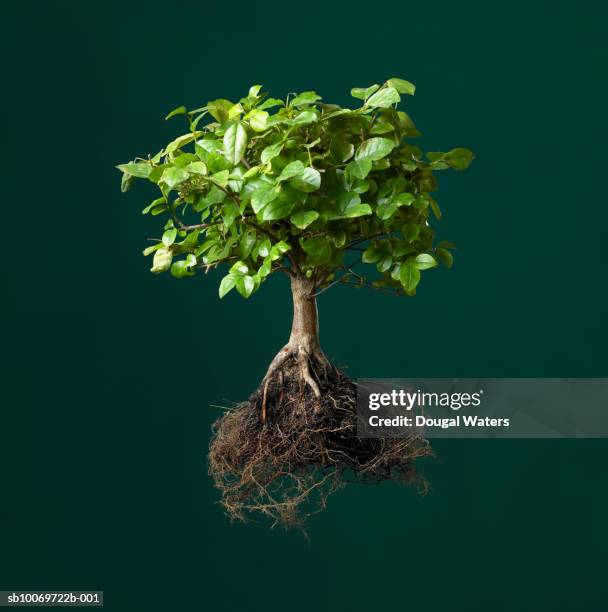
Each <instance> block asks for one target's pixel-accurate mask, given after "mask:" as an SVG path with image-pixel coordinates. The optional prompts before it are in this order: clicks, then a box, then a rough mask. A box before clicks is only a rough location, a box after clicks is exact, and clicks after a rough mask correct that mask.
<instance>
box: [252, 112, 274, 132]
mask: <svg viewBox="0 0 608 612" xmlns="http://www.w3.org/2000/svg"><path fill="white" fill-rule="evenodd" d="M268 117H269V115H268V113H267V112H266V111H261V110H259V109H255V110H254V111H252V115H251V117H249V125H250V126H251V127H252V129H254V130H255V131H256V132H263V131H264V130H265V129H266V128H267V127H268V126H267V125H266V123H267V122H268Z"/></svg>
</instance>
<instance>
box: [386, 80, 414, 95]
mask: <svg viewBox="0 0 608 612" xmlns="http://www.w3.org/2000/svg"><path fill="white" fill-rule="evenodd" d="M386 84H387V85H388V86H389V87H393V88H394V89H396V90H397V91H398V92H399V93H400V94H408V95H409V96H413V95H414V94H415V93H416V86H415V85H414V84H413V83H410V82H409V81H404V80H403V79H395V78H392V79H389V80H388V81H387V82H386Z"/></svg>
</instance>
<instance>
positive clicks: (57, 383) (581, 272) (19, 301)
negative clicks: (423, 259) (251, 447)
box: [0, 0, 608, 612]
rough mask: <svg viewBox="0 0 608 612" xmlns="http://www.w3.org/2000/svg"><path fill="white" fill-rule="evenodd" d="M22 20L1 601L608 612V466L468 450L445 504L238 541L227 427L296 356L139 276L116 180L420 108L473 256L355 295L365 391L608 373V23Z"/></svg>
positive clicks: (299, 6)
mask: <svg viewBox="0 0 608 612" xmlns="http://www.w3.org/2000/svg"><path fill="white" fill-rule="evenodd" d="M17 4H18V6H17V7H16V8H14V7H13V8H11V9H8V11H9V12H8V14H7V13H6V10H7V9H4V10H5V14H4V18H3V19H4V24H3V28H4V30H5V32H4V35H3V46H5V50H4V54H3V57H4V62H3V63H4V68H3V70H4V75H3V76H4V82H5V85H6V88H5V89H4V93H3V96H2V97H3V104H4V105H5V107H6V108H5V112H4V113H3V118H4V123H5V126H4V127H5V129H6V130H8V133H9V138H8V140H7V139H5V140H4V142H3V147H2V148H3V153H4V156H5V157H6V158H7V160H6V161H5V162H4V164H3V168H4V173H3V174H4V177H5V178H4V180H3V211H4V214H5V218H4V223H3V246H2V261H3V273H4V275H5V277H7V278H6V281H5V285H8V288H9V289H8V295H7V297H6V298H4V300H3V304H4V305H5V306H6V309H7V314H6V315H5V316H4V317H3V320H4V322H5V323H6V329H5V333H4V335H3V337H4V342H3V344H4V347H3V349H4V350H3V351H2V359H3V365H2V371H3V374H4V375H6V380H5V382H4V383H3V389H4V401H3V408H2V420H1V423H0V434H1V443H0V444H1V451H2V457H0V459H1V463H0V465H1V470H2V471H1V474H0V475H1V479H0V483H1V489H0V513H1V529H2V532H1V534H0V559H1V564H2V565H1V568H0V588H3V589H25V588H38V589H51V588H52V589H103V590H105V595H106V602H107V603H106V608H107V609H108V610H112V611H129V612H131V611H134V610H145V611H146V612H153V611H155V610H163V611H169V610H178V611H182V610H184V611H190V610H214V611H217V612H220V611H224V610H234V611H239V612H240V611H255V612H258V611H264V612H275V611H277V612H279V611H281V612H282V611H284V610H293V611H294V612H299V611H303V610H306V611H308V610H353V611H359V610H433V611H435V610H437V611H439V610H442V611H443V610H451V609H456V610H467V611H471V612H473V611H478V610H479V611H484V612H486V611H488V610H497V611H498V610H505V611H507V610H509V611H510V610H515V609H518V610H534V611H538V610H552V611H555V610H567V611H570V610H585V611H596V610H601V609H605V607H606V604H607V595H608V588H607V586H606V580H605V569H606V567H605V566H606V541H607V535H608V531H607V527H606V516H607V510H608V502H607V496H606V484H607V482H606V480H607V479H606V469H607V468H608V454H607V451H608V447H607V445H606V443H605V442H604V441H601V440H600V441H526V442H523V441H521V442H520V441H489V440H488V441H476V442H471V441H467V442H464V441H443V442H441V443H439V442H438V443H436V444H435V449H436V451H437V453H438V460H436V461H427V462H426V463H425V466H424V468H425V472H426V474H427V476H428V477H429V478H430V480H431V484H432V489H431V491H430V494H429V495H428V496H426V497H420V496H418V495H417V494H416V493H415V492H414V491H412V490H408V489H403V488H399V487H397V486H391V485H386V486H378V487H371V488H366V487H350V488H348V489H346V490H345V491H343V492H341V493H339V494H337V495H336V496H334V497H333V498H332V500H331V503H330V505H329V508H328V509H327V511H326V512H324V513H323V514H322V515H320V516H319V517H317V518H315V519H314V520H312V521H311V523H310V526H309V533H310V536H311V542H310V543H307V542H306V541H305V540H304V539H303V538H302V536H301V535H300V534H298V533H294V532H290V533H287V534H286V533H284V532H282V531H280V530H278V529H275V530H273V531H271V530H269V529H268V528H267V526H265V525H230V524H229V523H228V522H227V520H226V519H225V518H224V516H223V515H222V512H221V510H220V508H219V507H218V506H217V505H215V504H214V502H215V501H216V499H217V495H216V493H215V491H214V490H213V489H212V487H211V484H210V482H209V480H208V478H207V476H206V465H205V449H206V446H207V443H208V440H209V426H210V423H211V422H212V420H213V419H214V418H215V416H216V415H217V414H218V411H217V410H216V409H214V408H210V404H221V403H223V404H226V403H228V402H231V401H238V400H240V399H242V398H244V397H246V396H247V395H248V394H249V393H250V392H251V391H252V390H253V389H254V388H255V386H256V384H257V382H258V381H259V379H260V377H261V376H262V374H263V372H264V370H265V367H266V364H267V362H268V361H269V359H270V358H271V357H272V355H273V353H274V352H275V351H276V350H277V349H278V348H279V347H280V346H281V343H282V342H283V341H284V339H285V338H286V335H287V332H288V327H289V322H290V311H289V308H290V306H289V295H288V292H287V285H286V282H285V281H284V279H282V278H276V279H272V280H271V281H270V282H269V283H267V284H266V285H265V286H264V288H263V290H262V291H261V292H260V293H259V294H257V295H256V296H255V297H254V298H253V299H251V301H250V302H248V303H246V302H244V301H243V300H241V299H240V298H239V297H238V296H237V295H232V294H231V295H230V296H229V297H228V298H226V299H225V300H224V301H221V302H220V301H219V300H217V298H216V294H217V284H218V281H219V276H218V275H217V274H216V275H211V276H210V277H206V278H203V277H201V278H195V279H192V280H188V281H177V280H174V279H173V278H171V277H170V276H163V277H160V278H159V277H155V276H153V275H151V274H149V273H148V272H147V270H148V268H149V266H150V261H149V260H145V259H144V258H143V257H141V255H140V250H141V248H142V247H143V246H145V238H146V237H148V236H150V235H156V234H157V232H156V231H155V229H154V228H155V224H153V223H152V224H151V223H150V222H149V220H148V219H147V218H144V217H142V216H141V215H140V214H139V211H140V209H141V208H142V207H143V205H144V204H145V202H146V199H147V198H148V196H149V191H148V190H147V188H146V187H145V186H144V185H138V186H137V187H138V188H137V189H134V190H133V191H132V192H130V193H129V194H127V195H121V194H120V192H119V185H118V183H119V174H118V172H117V171H116V170H115V169H114V168H113V165H114V164H116V163H121V162H125V161H127V160H129V159H131V158H132V157H133V156H135V155H139V154H146V153H148V152H151V153H154V152H156V151H157V150H158V149H159V148H160V147H161V146H162V145H163V144H164V143H165V142H166V141H167V140H169V139H170V138H171V137H172V136H175V135H176V130H178V129H179V128H180V126H179V125H178V123H173V122H167V123H164V122H163V121H162V118H163V116H164V114H165V113H166V112H167V111H168V110H170V109H171V108H173V107H175V106H177V105H179V104H181V103H184V104H186V105H189V106H193V105H198V104H199V103H204V102H205V101H206V100H208V99H212V98H216V97H228V98H238V97H240V96H241V95H243V94H244V93H245V92H246V91H247V88H248V86H249V85H251V84H253V83H263V84H264V85H265V86H266V88H267V89H268V90H270V91H271V92H272V93H273V94H274V95H279V96H283V95H285V94H286V93H287V92H289V91H294V90H298V91H299V90H305V89H316V90H317V91H319V92H320V93H321V94H322V95H323V96H324V97H325V98H326V99H327V100H331V101H335V102H338V103H343V104H348V103H349V96H348V92H349V89H350V87H351V86H364V85H369V84H371V83H374V82H377V81H382V80H384V79H386V78H388V77H391V76H399V77H404V78H407V79H409V80H411V81H413V82H415V83H416V85H417V86H418V93H417V95H416V96H415V98H413V99H409V98H408V99H407V101H406V102H407V106H406V108H407V110H408V112H410V113H411V114H412V116H413V117H414V119H415V121H416V123H417V125H418V127H419V129H420V130H421V131H422V132H423V134H424V138H423V140H422V144H423V146H424V147H425V148H427V149H430V150H437V149H440V150H441V149H442V148H443V149H445V148H449V147H453V146H467V147H470V148H472V149H473V150H474V151H475V153H476V155H477V159H476V161H475V162H474V165H473V166H472V167H471V169H470V170H469V171H468V172H466V173H451V174H444V175H441V177H440V178H441V179H442V183H441V187H440V191H439V193H438V199H439V201H440V203H441V204H442V206H443V209H444V220H443V222H442V223H441V236H442V237H444V238H447V239H449V240H452V241H454V242H456V243H457V244H458V245H459V247H460V250H459V252H458V255H457V262H456V264H455V266H454V268H453V269H452V270H451V271H449V272H448V271H446V270H438V271H432V272H429V273H427V274H425V279H424V283H423V285H422V286H421V288H420V290H419V295H418V296H417V297H416V298H415V299H402V300H397V299H394V298H392V297H390V296H385V295H382V294H374V293H370V294H366V293H362V292H356V291H352V290H349V289H347V288H341V287H340V288H336V289H335V290H334V291H332V292H328V293H327V294H324V295H323V297H322V298H321V299H320V308H321V325H322V342H323V344H324V347H325V350H326V352H327V353H328V355H330V356H331V357H332V358H333V359H334V360H335V361H336V362H338V363H340V364H342V365H345V366H348V372H349V373H350V374H351V375H352V376H355V377H363V376H366V377H379V376H387V377H389V376H394V377H397V376H556V377H559V376H606V375H608V368H607V364H606V310H607V309H606V302H607V299H606V297H607V294H606V286H605V285H606V274H605V264H604V258H605V253H606V224H607V222H608V212H607V210H608V209H607V206H606V197H605V185H606V180H605V172H606V170H605V167H606V108H607V106H608V95H607V93H608V88H607V85H608V83H607V80H608V79H607V74H608V73H607V70H606V65H607V61H606V60H607V59H608V44H607V42H606V36H605V23H606V17H607V15H606V12H605V11H604V10H601V9H600V8H599V7H600V4H601V3H599V2H586V1H579V2H573V3H563V2H555V1H552V2H549V1H546V2H541V1H538V0H536V1H530V2H526V3H518V2H516V3H508V4H507V3H489V2H466V1H461V2H447V1H444V2H439V1H435V2H415V3H414V2H384V1H375V2H372V3H368V4H363V3H354V2H353V3H346V2H344V3H332V2H290V3H287V2H284V3H277V2H266V3H257V4H255V3H247V4H245V3H243V4H238V3H234V2H232V3H221V2H213V3H211V2H195V1H191V2H182V1H179V2H170V1H166V2H162V3H161V2H138V3H130V2H121V3H119V2H48V3H47V2H20V3H17Z"/></svg>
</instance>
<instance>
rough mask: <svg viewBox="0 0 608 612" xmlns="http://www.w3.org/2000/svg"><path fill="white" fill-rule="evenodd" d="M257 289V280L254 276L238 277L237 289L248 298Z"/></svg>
mask: <svg viewBox="0 0 608 612" xmlns="http://www.w3.org/2000/svg"><path fill="white" fill-rule="evenodd" d="M254 289H255V281H254V280H253V277H252V276H238V277H237V278H236V290H237V291H238V292H239V293H240V294H241V295H242V296H243V297H244V298H248V297H249V296H250V295H251V294H252V293H253V290H254Z"/></svg>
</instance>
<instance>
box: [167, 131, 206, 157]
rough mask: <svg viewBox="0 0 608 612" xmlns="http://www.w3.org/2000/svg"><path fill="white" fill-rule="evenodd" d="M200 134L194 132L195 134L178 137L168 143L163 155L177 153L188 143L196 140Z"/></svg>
mask: <svg viewBox="0 0 608 612" xmlns="http://www.w3.org/2000/svg"><path fill="white" fill-rule="evenodd" d="M201 134H202V132H196V133H195V134H192V133H189V134H182V135H181V136H178V137H177V138H176V139H175V140H173V141H172V142H170V143H169V144H168V145H167V146H166V147H165V154H168V153H173V152H174V151H177V150H178V149H180V148H181V147H183V146H184V145H187V144H188V143H190V142H192V141H193V140H194V139H196V138H197V137H198V136H200V135H201Z"/></svg>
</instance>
